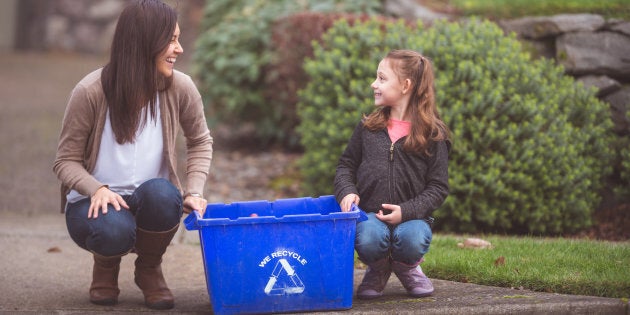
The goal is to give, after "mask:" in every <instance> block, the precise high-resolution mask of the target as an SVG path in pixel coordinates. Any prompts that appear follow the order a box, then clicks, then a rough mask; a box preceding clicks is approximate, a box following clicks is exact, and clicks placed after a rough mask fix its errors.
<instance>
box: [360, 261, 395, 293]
mask: <svg viewBox="0 0 630 315" xmlns="http://www.w3.org/2000/svg"><path fill="white" fill-rule="evenodd" d="M391 274H392V265H391V262H390V261H389V257H388V258H383V259H381V260H378V261H376V262H374V263H371V264H369V265H368V268H367V270H366V271H365V275H364V276H363V281H361V284H360V285H359V287H358V288H357V297H358V298H359V299H363V300H369V299H375V298H377V297H380V296H381V295H383V290H384V289H385V285H386V284H387V280H389V276H390V275H391Z"/></svg>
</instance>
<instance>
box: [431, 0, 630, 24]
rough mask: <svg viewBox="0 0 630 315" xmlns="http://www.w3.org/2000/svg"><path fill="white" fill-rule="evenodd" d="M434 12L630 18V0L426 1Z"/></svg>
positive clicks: (509, 15) (494, 16) (509, 16)
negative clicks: (587, 15)
mask: <svg viewBox="0 0 630 315" xmlns="http://www.w3.org/2000/svg"><path fill="white" fill-rule="evenodd" d="M421 2H426V5H428V6H430V7H432V8H434V9H443V10H446V9H448V8H450V9H451V10H452V9H454V10H455V11H456V12H458V13H459V14H461V15H480V16H485V17H488V18H517V17H523V16H528V15H555V14H560V13H594V14H601V15H602V16H604V17H606V18H621V19H626V20H627V19H629V18H630V0H604V1H598V0H563V1H558V0H426V1H421Z"/></svg>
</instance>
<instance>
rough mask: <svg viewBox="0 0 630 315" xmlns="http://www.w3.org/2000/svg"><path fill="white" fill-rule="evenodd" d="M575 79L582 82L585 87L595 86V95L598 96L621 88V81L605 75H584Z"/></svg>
mask: <svg viewBox="0 0 630 315" xmlns="http://www.w3.org/2000/svg"><path fill="white" fill-rule="evenodd" d="M577 80H578V81H580V82H582V84H584V87H586V88H590V87H595V88H597V95H596V96H597V97H599V98H601V97H604V96H606V95H608V94H611V93H613V92H616V91H618V90H619V89H620V88H621V83H619V82H618V81H617V80H615V79H612V78H609V77H607V76H605V75H585V76H582V77H579V78H578V79H577Z"/></svg>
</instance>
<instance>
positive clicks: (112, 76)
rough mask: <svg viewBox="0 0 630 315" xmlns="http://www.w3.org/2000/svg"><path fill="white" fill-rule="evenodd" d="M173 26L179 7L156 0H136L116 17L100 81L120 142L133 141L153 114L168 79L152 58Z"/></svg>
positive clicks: (153, 116)
mask: <svg viewBox="0 0 630 315" xmlns="http://www.w3.org/2000/svg"><path fill="white" fill-rule="evenodd" d="M176 25H177V12H176V11H175V10H174V9H173V8H171V7H170V6H168V5H166V4H164V3H162V2H161V1H159V0H140V1H135V2H134V3H133V4H130V5H129V6H127V7H126V8H125V9H124V10H123V12H122V13H121V14H120V17H119V18H118V23H117V25H116V31H115V33H114V39H113V41H112V47H111V57H110V59H109V63H108V64H107V65H105V67H104V68H103V71H102V73H101V81H102V85H103V91H104V92H105V98H106V99H107V106H108V108H109V115H110V120H111V125H112V129H113V131H114V135H115V136H116V141H117V142H118V143H120V144H123V143H132V142H134V141H135V137H136V131H137V130H139V129H140V128H143V127H144V123H145V122H146V120H147V117H148V116H147V115H149V114H150V115H151V117H152V118H153V120H155V119H156V117H157V108H156V106H157V93H158V91H161V90H165V89H168V88H169V87H170V85H171V83H172V78H165V77H164V76H163V75H161V74H160V73H159V72H158V70H157V65H156V58H157V57H158V56H159V55H160V54H161V53H162V52H163V51H164V50H165V49H167V47H168V45H169V43H170V41H171V38H172V36H173V33H174V32H175V27H176ZM147 107H148V108H147ZM144 108H147V110H146V111H145V112H144V115H143V114H142V110H143V109H144Z"/></svg>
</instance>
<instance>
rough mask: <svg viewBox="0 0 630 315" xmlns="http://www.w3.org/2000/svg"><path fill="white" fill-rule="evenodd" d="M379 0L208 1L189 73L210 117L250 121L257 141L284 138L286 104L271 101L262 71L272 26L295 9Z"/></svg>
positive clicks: (374, 5)
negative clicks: (253, 126)
mask: <svg viewBox="0 0 630 315" xmlns="http://www.w3.org/2000/svg"><path fill="white" fill-rule="evenodd" d="M380 8H381V3H380V1H378V0H370V1H363V0H352V1H341V0H323V1H322V0H306V1H292V0H277V1H265V0H219V1H208V2H207V4H206V7H205V9H204V19H203V21H202V25H201V29H202V32H201V33H200V35H199V37H198V39H197V42H196V49H195V55H194V57H193V58H194V62H193V63H194V64H193V74H194V76H195V77H196V78H197V79H198V87H199V89H200V91H201V93H202V95H203V97H204V101H205V104H206V105H207V107H208V112H209V115H208V122H209V124H211V125H215V124H216V123H218V122H225V123H228V124H247V123H252V124H254V125H255V127H256V135H257V136H259V137H260V140H261V143H268V142H271V141H273V140H280V141H287V139H286V138H287V135H286V133H287V129H290V130H292V128H293V126H291V125H290V124H286V123H285V117H283V113H285V112H286V111H285V104H283V103H282V102H274V103H270V102H268V100H267V99H266V98H265V96H266V95H268V94H269V93H273V92H277V93H282V91H271V90H269V87H268V86H267V82H268V81H269V76H268V73H267V72H266V70H267V67H268V65H269V64H270V63H271V62H272V61H274V60H275V59H274V58H275V56H274V52H273V50H272V48H273V47H272V41H271V26H272V25H273V23H274V21H275V20H276V19H278V18H282V17H286V16H289V15H291V14H294V13H296V12H302V11H315V12H366V13H375V12H378V11H379V10H380Z"/></svg>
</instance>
